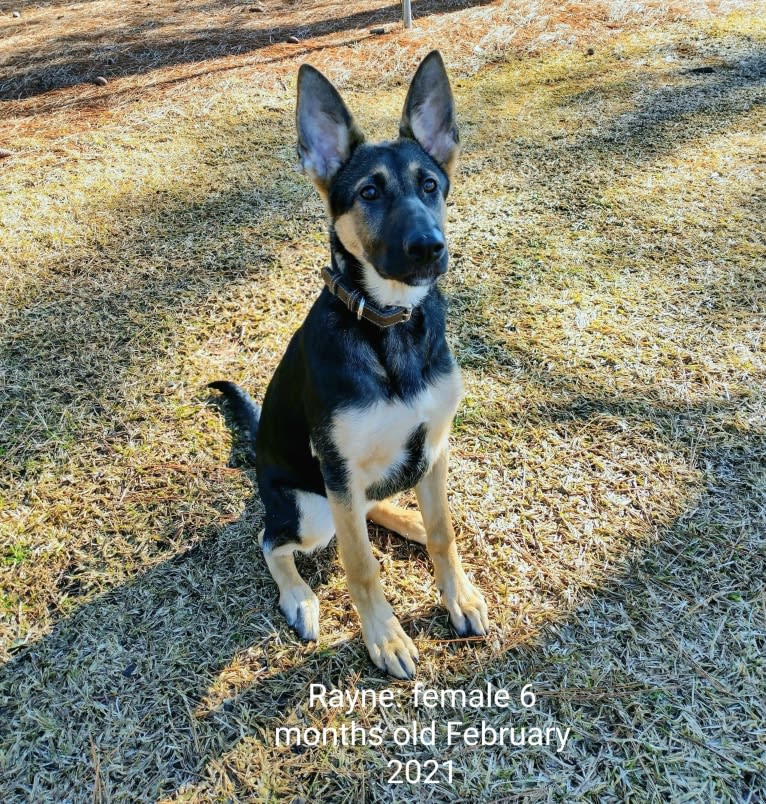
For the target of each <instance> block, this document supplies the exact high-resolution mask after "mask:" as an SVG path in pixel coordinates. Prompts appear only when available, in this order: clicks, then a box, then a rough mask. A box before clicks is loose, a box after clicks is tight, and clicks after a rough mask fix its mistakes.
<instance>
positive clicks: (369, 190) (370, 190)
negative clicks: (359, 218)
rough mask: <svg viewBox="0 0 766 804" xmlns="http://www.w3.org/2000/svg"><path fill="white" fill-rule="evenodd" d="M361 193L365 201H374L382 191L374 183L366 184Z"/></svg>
mask: <svg viewBox="0 0 766 804" xmlns="http://www.w3.org/2000/svg"><path fill="white" fill-rule="evenodd" d="M359 195H361V196H362V198H364V200H365V201H374V200H375V199H376V198H377V197H378V196H379V195H380V193H379V192H378V188H377V187H376V186H375V185H374V184H366V185H365V186H364V187H362V189H361V190H360V191H359Z"/></svg>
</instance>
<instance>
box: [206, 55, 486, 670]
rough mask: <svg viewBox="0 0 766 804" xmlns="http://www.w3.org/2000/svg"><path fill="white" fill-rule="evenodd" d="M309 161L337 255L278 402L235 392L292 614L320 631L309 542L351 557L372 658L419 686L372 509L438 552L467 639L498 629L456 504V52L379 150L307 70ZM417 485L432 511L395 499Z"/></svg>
mask: <svg viewBox="0 0 766 804" xmlns="http://www.w3.org/2000/svg"><path fill="white" fill-rule="evenodd" d="M296 123H297V129H298V155H299V158H300V162H301V164H302V167H303V170H304V171H305V173H307V174H308V176H309V178H310V179H311V181H312V182H313V184H314V186H315V187H316V189H317V190H318V192H319V194H320V195H321V197H322V198H323V199H324V201H325V204H326V207H327V211H328V216H329V222H330V223H329V236H330V253H331V265H330V267H329V268H326V269H324V270H323V278H324V282H325V287H324V288H323V289H322V291H321V293H320V295H319V297H318V298H317V300H316V301H315V302H314V305H313V306H312V308H311V310H310V311H309V313H308V316H307V317H306V320H305V321H304V322H303V324H302V325H301V327H300V328H299V329H298V330H297V331H296V333H295V334H294V335H293V337H292V340H291V341H290V343H289V345H288V347H287V350H286V352H285V354H284V356H283V358H282V360H281V362H280V363H279V365H278V366H277V369H276V371H275V373H274V375H273V377H272V380H271V382H270V383H269V386H268V389H267V391H266V395H265V397H264V400H263V406H262V408H259V407H258V406H257V405H256V404H255V403H254V402H253V400H252V399H251V398H250V397H249V396H248V395H247V393H246V392H245V391H243V390H242V389H241V388H239V387H238V386H237V385H235V384H234V383H231V382H228V381H217V382H214V383H211V384H210V385H211V387H213V388H216V389H218V390H220V391H221V392H223V394H224V396H225V397H226V398H227V399H228V401H229V404H230V406H231V410H232V413H233V416H234V418H235V421H236V422H237V423H238V425H239V426H241V427H243V428H244V429H245V430H247V431H248V433H249V436H250V439H251V440H254V446H255V465H256V474H257V478H258V487H259V491H260V496H261V499H262V501H263V505H264V508H265V519H264V530H263V531H262V533H261V534H260V536H259V541H260V544H261V547H262V549H263V554H264V557H265V560H266V564H267V565H268V568H269V570H270V572H271V574H272V576H273V578H274V580H275V581H276V583H277V586H278V587H279V605H280V608H281V610H282V612H283V614H284V616H285V618H286V620H287V622H288V623H289V624H290V625H291V626H292V627H293V628H294V629H295V631H296V632H297V634H298V635H299V636H300V637H301V638H302V639H304V640H307V641H311V640H316V639H317V638H318V635H319V602H318V600H317V597H316V595H315V594H314V592H313V591H312V590H311V589H310V588H309V586H308V585H307V584H306V582H305V581H304V580H303V579H302V578H301V576H300V575H299V573H298V571H297V569H296V566H295V559H294V553H295V551H302V552H310V551H313V550H316V549H318V548H321V547H324V546H325V545H327V544H328V542H329V541H330V540H331V539H332V537H333V535H335V534H337V542H338V552H339V556H340V560H341V563H342V565H343V568H344V570H345V573H346V577H347V582H348V588H349V592H350V593H351V599H352V601H353V603H354V605H355V607H356V609H357V612H358V614H359V619H360V623H361V629H362V636H363V638H364V642H365V644H366V646H367V650H368V652H369V654H370V658H371V659H372V661H373V662H374V663H375V665H377V666H378V667H379V668H381V669H382V670H385V671H386V672H388V673H389V674H390V675H391V676H394V677H396V678H412V677H413V676H414V674H415V665H416V663H417V661H418V651H417V648H416V647H415V645H414V643H413V641H412V640H411V639H410V638H409V636H408V635H407V634H406V633H405V632H404V630H403V629H402V627H401V625H400V624H399V621H398V620H397V618H396V616H395V614H394V612H393V609H392V608H391V606H390V605H389V603H388V601H387V600H386V598H385V596H384V593H383V590H382V587H381V584H380V578H379V576H380V567H379V565H378V562H377V561H376V560H375V557H374V556H373V553H372V549H371V546H370V543H369V539H368V534H367V519H370V520H372V521H373V522H375V523H377V524H380V525H382V526H384V527H386V528H388V529H390V530H392V531H394V532H395V533H398V534H400V535H402V536H404V537H406V538H409V539H411V540H413V541H415V542H419V543H421V544H424V545H425V546H426V548H427V550H428V554H429V556H430V558H431V561H432V562H433V570H434V578H435V582H436V586H437V588H438V589H439V591H440V593H441V600H442V603H443V605H444V606H445V607H446V609H447V611H448V612H449V616H450V620H451V622H452V625H453V627H454V628H455V630H456V631H457V633H458V634H459V635H460V636H471V635H474V636H481V635H485V634H486V633H487V629H488V627H489V621H488V615H487V605H486V603H485V601H484V598H483V597H482V595H481V593H480V592H479V590H478V589H476V587H475V586H474V585H473V584H472V583H471V582H470V581H469V580H468V578H467V576H466V574H465V572H464V571H463V568H462V565H461V562H460V558H459V556H458V553H457V549H456V546H455V534H454V530H453V527H452V520H451V516H450V512H449V507H448V504H447V491H446V481H447V454H448V446H447V440H448V435H449V430H450V426H451V423H452V419H453V417H454V415H455V411H456V409H457V407H458V404H459V402H460V400H461V398H462V395H463V385H462V380H461V376H460V371H459V369H458V367H457V365H456V363H455V360H454V358H453V357H452V354H451V353H450V350H449V347H448V346H447V341H446V339H445V306H446V305H445V301H444V298H443V296H442V294H441V293H440V291H439V288H438V286H437V280H438V278H439V277H440V276H441V275H443V274H444V273H445V272H446V270H447V263H448V249H447V243H446V240H445V236H444V224H445V217H446V198H447V194H448V192H449V189H450V181H451V179H452V176H453V172H454V168H455V163H456V161H457V157H458V152H459V148H460V145H459V136H458V130H457V125H456V121H455V108H454V101H453V96H452V91H451V88H450V84H449V79H448V77H447V72H446V70H445V67H444V62H443V61H442V58H441V55H440V54H439V52H438V51H433V52H431V53H430V54H429V55H428V56H426V58H425V59H424V60H423V61H422V63H421V64H420V66H419V67H418V69H417V71H416V73H415V75H414V77H413V79H412V82H411V84H410V87H409V91H408V93H407V96H406V100H405V104H404V111H403V113H402V117H401V122H400V124H399V137H398V139H396V140H394V141H388V142H382V143H379V144H370V143H368V142H366V141H365V138H364V135H363V134H362V132H361V130H360V129H359V127H358V126H357V124H356V123H355V122H354V119H353V117H352V116H351V114H350V112H349V111H348V109H347V107H346V105H345V103H344V102H343V100H342V98H341V96H340V94H339V93H338V91H337V89H336V88H335V87H334V86H333V85H332V83H330V81H329V80H328V79H327V78H325V77H324V76H323V75H322V74H321V73H320V72H319V71H318V70H316V69H315V68H313V67H311V66H309V65H307V64H304V65H302V66H301V68H300V70H299V73H298V102H297V110H296ZM410 488H414V489H415V493H416V496H417V500H418V505H419V508H420V512H421V514H418V513H417V512H416V511H410V510H404V509H401V508H398V507H396V506H395V505H393V504H391V503H390V502H388V500H389V498H390V497H392V496H394V495H395V494H398V493H399V492H401V491H404V490H405V489H410Z"/></svg>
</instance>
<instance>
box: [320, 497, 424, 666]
mask: <svg viewBox="0 0 766 804" xmlns="http://www.w3.org/2000/svg"><path fill="white" fill-rule="evenodd" d="M328 499H329V500H330V510H331V511H332V517H333V521H334V522H335V532H336V535H337V539H338V553H339V555H340V561H341V564H342V565H343V569H344V570H345V572H346V578H347V580H348V589H349V592H350V593H351V600H352V601H353V602H354V605H355V606H356V609H357V611H358V612H359V620H360V621H361V625H362V637H363V638H364V644H365V645H366V646H367V650H368V652H369V654H370V658H371V659H372V661H373V662H374V663H375V664H376V665H377V666H378V667H379V668H380V669H381V670H385V671H386V672H387V673H389V674H390V675H392V676H395V677H396V678H412V677H413V676H414V675H415V663H416V662H417V660H418V650H417V648H416V647H415V644H414V643H413V641H412V640H411V639H410V638H409V637H408V636H407V634H405V633H404V630H403V629H402V626H401V625H400V624H399V620H397V619H396V615H395V614H394V610H393V609H392V608H391V606H390V604H389V602H388V601H387V600H386V597H385V595H384V594H383V588H382V587H381V585H380V566H379V564H378V562H377V561H376V560H375V556H374V555H373V554H372V547H371V546H370V540H369V538H368V536H367V519H366V516H365V510H364V507H359V506H354V505H353V504H346V503H344V502H343V501H341V500H337V499H333V498H332V496H330V497H329V498H328Z"/></svg>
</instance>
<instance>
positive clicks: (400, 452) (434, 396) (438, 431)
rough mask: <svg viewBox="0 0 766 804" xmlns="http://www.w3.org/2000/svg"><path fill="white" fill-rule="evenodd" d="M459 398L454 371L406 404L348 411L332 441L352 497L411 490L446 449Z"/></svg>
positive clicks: (382, 496)
mask: <svg viewBox="0 0 766 804" xmlns="http://www.w3.org/2000/svg"><path fill="white" fill-rule="evenodd" d="M462 395H463V383H462V379H461V377H460V372H459V370H458V368H457V366H454V367H453V368H452V371H450V372H449V373H447V374H444V375H442V376H441V377H439V378H438V379H437V380H436V381H435V382H433V383H431V384H430V385H428V386H426V387H425V388H424V389H423V390H422V391H421V392H420V393H418V394H417V395H415V396H414V397H412V398H410V399H409V400H407V401H406V402H405V401H401V400H395V401H390V400H380V401H378V402H375V403H374V404H372V405H367V406H365V407H357V408H346V409H343V410H341V411H339V412H338V413H337V414H336V415H335V417H334V419H333V441H334V442H335V446H336V448H337V450H338V452H339V453H340V455H341V457H342V458H343V459H344V461H345V462H346V465H347V469H348V484H349V487H350V488H349V491H350V492H351V494H352V496H354V497H357V496H361V495H364V497H366V499H367V500H370V501H371V500H381V499H385V498H386V497H390V496H392V495H393V494H396V493H398V492H399V491H403V490H404V489H406V488H411V487H412V486H414V485H415V484H416V483H417V482H418V481H419V480H420V478H421V477H422V476H423V475H424V474H425V473H426V472H427V471H428V469H429V468H430V467H431V465H432V464H433V462H434V461H435V460H436V458H437V457H438V456H439V455H440V454H441V452H442V451H443V450H444V449H445V447H446V445H447V437H448V435H449V429H450V425H451V423H452V419H453V418H454V416H455V411H456V410H457V406H458V404H459V403H460V399H461V398H462Z"/></svg>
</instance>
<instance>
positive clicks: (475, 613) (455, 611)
mask: <svg viewBox="0 0 766 804" xmlns="http://www.w3.org/2000/svg"><path fill="white" fill-rule="evenodd" d="M449 586H450V587H451V588H450V589H449V593H448V592H447V590H446V589H445V590H443V591H442V602H443V603H444V606H445V608H446V609H447V611H448V612H449V618H450V621H451V622H452V627H453V628H454V629H455V631H456V632H457V633H458V635H459V636H486V635H487V632H488V631H489V614H488V612H487V604H486V602H485V601H484V597H483V596H482V594H481V592H480V591H479V590H478V589H477V588H476V587H475V586H474V585H473V584H472V583H471V582H470V581H469V580H468V578H466V576H465V574H463V573H462V572H460V573H459V574H458V575H456V576H455V578H454V580H453V583H451V584H449Z"/></svg>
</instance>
